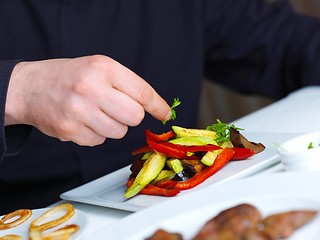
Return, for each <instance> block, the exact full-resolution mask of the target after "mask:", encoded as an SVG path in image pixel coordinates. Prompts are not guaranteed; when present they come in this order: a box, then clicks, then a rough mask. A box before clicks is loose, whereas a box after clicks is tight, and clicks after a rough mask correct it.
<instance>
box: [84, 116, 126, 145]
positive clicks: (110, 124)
mask: <svg viewBox="0 0 320 240" xmlns="http://www.w3.org/2000/svg"><path fill="white" fill-rule="evenodd" d="M83 121H84V124H85V125H86V126H87V127H89V128H90V129H92V130H93V131H94V132H95V133H96V134H98V135H101V136H103V137H106V138H113V139H120V138H123V137H124V136H125V134H126V133H127V132H128V126H127V125H125V124H123V123H121V122H119V121H117V120H115V119H113V118H112V117H110V116H109V115H107V114H106V113H105V112H103V111H102V110H99V111H97V112H96V113H95V114H94V115H90V116H89V115H87V116H86V117H85V118H84V119H83Z"/></svg>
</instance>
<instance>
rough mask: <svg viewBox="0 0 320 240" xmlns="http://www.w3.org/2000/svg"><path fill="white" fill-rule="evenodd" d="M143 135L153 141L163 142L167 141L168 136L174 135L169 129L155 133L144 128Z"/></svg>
mask: <svg viewBox="0 0 320 240" xmlns="http://www.w3.org/2000/svg"><path fill="white" fill-rule="evenodd" d="M145 135H146V138H147V139H150V140H152V141H154V142H163V141H167V140H169V139H170V138H172V137H174V136H176V134H175V132H174V131H169V132H166V133H162V134H155V133H153V132H151V131H150V130H148V129H147V130H145Z"/></svg>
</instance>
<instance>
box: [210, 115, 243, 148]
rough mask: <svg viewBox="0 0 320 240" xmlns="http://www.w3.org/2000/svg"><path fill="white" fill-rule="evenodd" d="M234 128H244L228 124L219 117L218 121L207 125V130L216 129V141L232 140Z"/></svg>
mask: <svg viewBox="0 0 320 240" xmlns="http://www.w3.org/2000/svg"><path fill="white" fill-rule="evenodd" d="M231 128H233V129H235V130H243V129H242V128H238V127H236V126H235V125H233V124H227V123H223V122H221V121H220V120H219V119H217V123H214V124H212V125H211V126H207V127H206V130H211V131H215V132H216V134H217V139H216V141H217V142H218V143H219V142H224V141H230V129H231Z"/></svg>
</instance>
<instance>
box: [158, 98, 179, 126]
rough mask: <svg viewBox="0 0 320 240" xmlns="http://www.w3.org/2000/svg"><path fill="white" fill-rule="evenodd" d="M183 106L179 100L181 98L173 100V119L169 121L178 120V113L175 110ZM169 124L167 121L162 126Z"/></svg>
mask: <svg viewBox="0 0 320 240" xmlns="http://www.w3.org/2000/svg"><path fill="white" fill-rule="evenodd" d="M180 104H181V101H180V100H179V98H174V99H173V103H172V105H171V117H170V119H169V120H168V121H170V120H175V119H176V118H177V113H176V110H175V108H176V107H178V106H179V105H180ZM166 123H167V121H162V124H163V125H165V124H166Z"/></svg>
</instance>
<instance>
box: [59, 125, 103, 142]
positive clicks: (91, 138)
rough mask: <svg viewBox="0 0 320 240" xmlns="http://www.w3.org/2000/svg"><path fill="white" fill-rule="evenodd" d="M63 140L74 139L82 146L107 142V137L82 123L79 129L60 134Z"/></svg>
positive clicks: (73, 140)
mask: <svg viewBox="0 0 320 240" xmlns="http://www.w3.org/2000/svg"><path fill="white" fill-rule="evenodd" d="M55 137H58V138H59V139H60V140H61V141H64V142H67V141H72V142H74V143H76V144H78V145H80V146H91V147H93V146H96V145H100V144H102V143H104V142H105V140H106V137H104V136H102V135H100V134H97V132H96V131H94V130H92V128H91V127H88V126H85V125H81V126H79V127H78V129H77V131H72V132H69V133H68V134H61V135H58V136H55Z"/></svg>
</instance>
